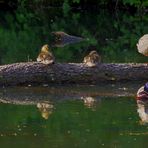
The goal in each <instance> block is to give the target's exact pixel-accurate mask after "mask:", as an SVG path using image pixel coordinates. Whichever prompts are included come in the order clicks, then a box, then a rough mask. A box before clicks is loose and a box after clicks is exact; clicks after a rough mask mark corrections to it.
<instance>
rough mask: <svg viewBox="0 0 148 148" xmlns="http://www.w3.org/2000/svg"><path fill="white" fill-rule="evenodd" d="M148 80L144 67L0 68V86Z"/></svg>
mask: <svg viewBox="0 0 148 148" xmlns="http://www.w3.org/2000/svg"><path fill="white" fill-rule="evenodd" d="M138 80H145V81H147V80H148V65H147V64H134V63H129V64H115V63H114V64H113V63H112V64H105V63H102V64H98V65H97V66H96V67H88V66H86V65H84V64H83V63H55V64H53V65H44V64H42V63H38V62H27V63H15V64H9V65H2V66H0V85H1V86H8V85H29V84H30V85H36V84H37V85H38V84H98V83H100V82H108V81H114V82H116V81H138Z"/></svg>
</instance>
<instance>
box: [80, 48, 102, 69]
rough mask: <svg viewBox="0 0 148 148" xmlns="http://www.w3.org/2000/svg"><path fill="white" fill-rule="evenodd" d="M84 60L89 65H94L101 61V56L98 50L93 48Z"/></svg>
mask: <svg viewBox="0 0 148 148" xmlns="http://www.w3.org/2000/svg"><path fill="white" fill-rule="evenodd" d="M83 62H84V64H86V65H87V66H89V67H94V66H96V65H97V64H98V63H100V62H101V57H100V55H99V54H98V53H97V51H95V50H93V51H91V52H90V53H89V54H88V55H87V56H85V57H84V60H83Z"/></svg>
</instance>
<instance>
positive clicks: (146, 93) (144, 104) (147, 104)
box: [136, 82, 148, 124]
mask: <svg viewBox="0 0 148 148" xmlns="http://www.w3.org/2000/svg"><path fill="white" fill-rule="evenodd" d="M136 98H137V106H138V109H137V112H138V113H139V117H140V118H141V121H140V123H141V124H147V123H148V82H147V83H146V84H145V85H144V86H142V87H141V88H140V89H139V90H138V92H137V97H136Z"/></svg>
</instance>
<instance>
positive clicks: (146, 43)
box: [137, 34, 148, 56]
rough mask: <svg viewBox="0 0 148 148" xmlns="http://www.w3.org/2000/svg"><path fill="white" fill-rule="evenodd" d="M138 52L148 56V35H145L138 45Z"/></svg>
mask: <svg viewBox="0 0 148 148" xmlns="http://www.w3.org/2000/svg"><path fill="white" fill-rule="evenodd" d="M137 48H138V52H139V53H141V54H143V55H145V56H148V34H145V35H143V36H142V37H141V38H140V39H139V41H138V43H137Z"/></svg>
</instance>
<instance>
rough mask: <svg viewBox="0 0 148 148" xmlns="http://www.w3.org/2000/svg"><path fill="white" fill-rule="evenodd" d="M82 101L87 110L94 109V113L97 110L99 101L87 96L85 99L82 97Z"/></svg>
mask: <svg viewBox="0 0 148 148" xmlns="http://www.w3.org/2000/svg"><path fill="white" fill-rule="evenodd" d="M81 99H82V100H83V102H84V106H86V107H87V108H90V109H92V110H93V111H95V110H96V104H97V100H96V99H95V98H94V97H91V96H85V97H81Z"/></svg>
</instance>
